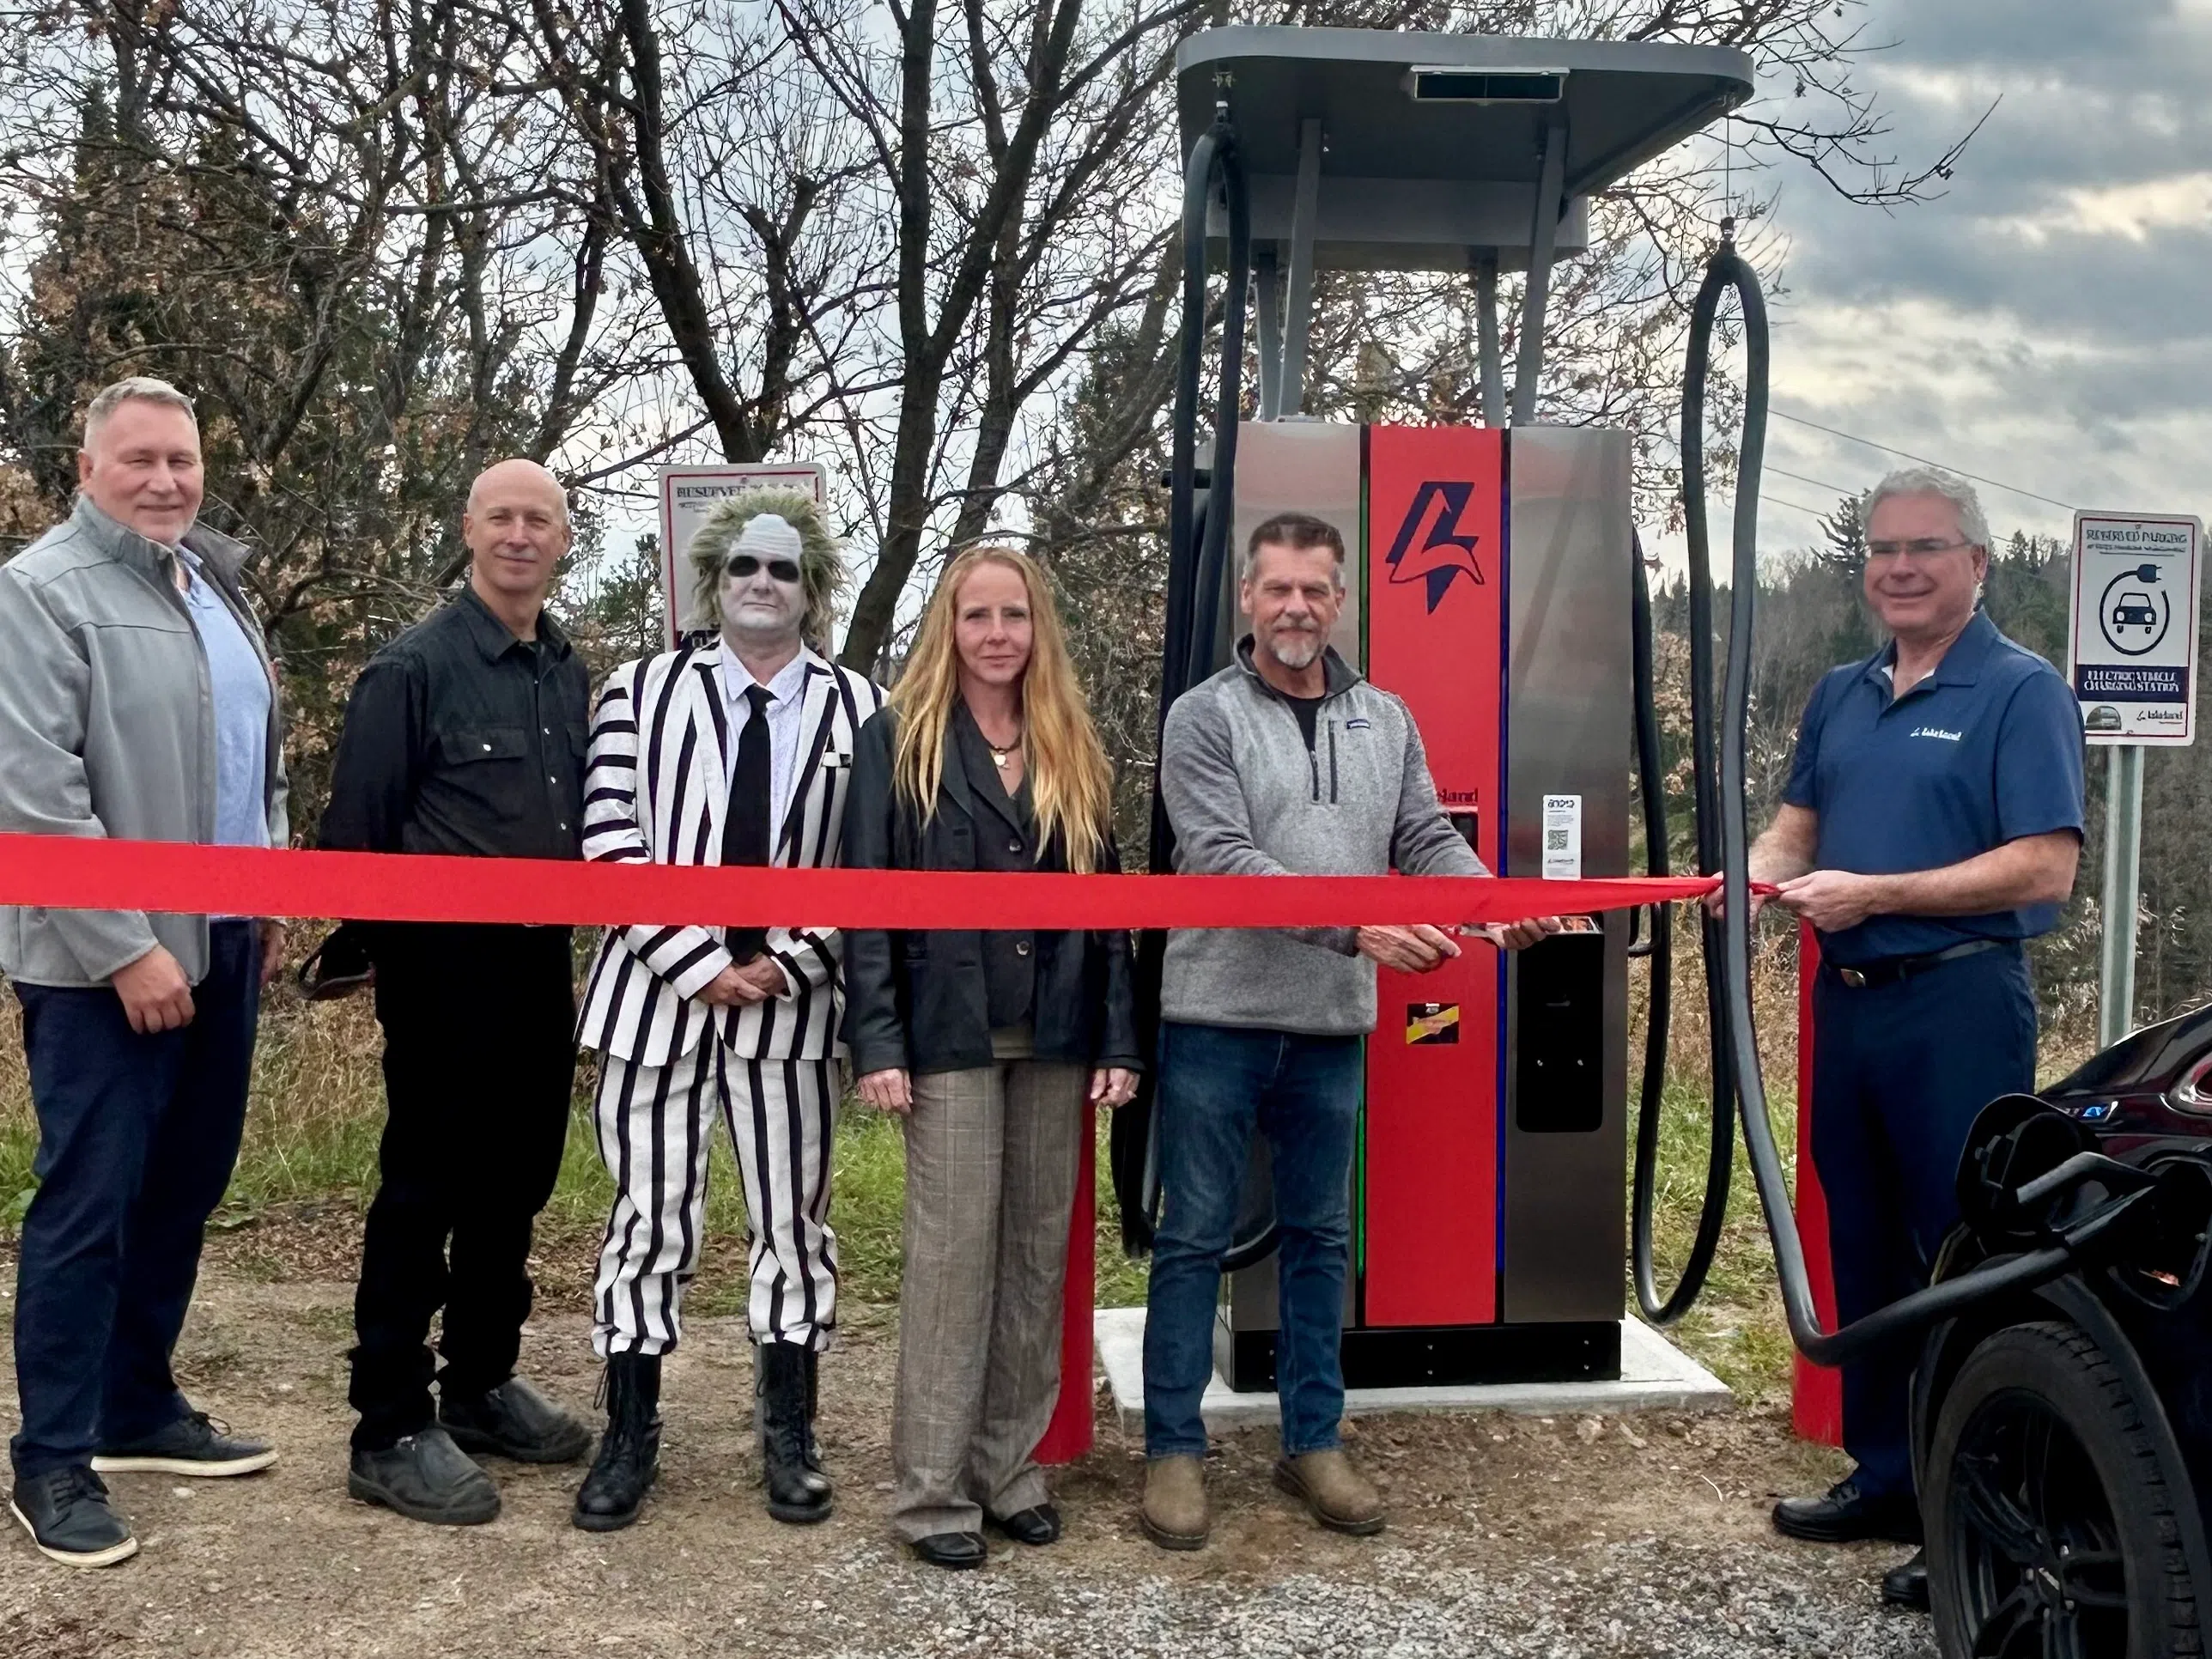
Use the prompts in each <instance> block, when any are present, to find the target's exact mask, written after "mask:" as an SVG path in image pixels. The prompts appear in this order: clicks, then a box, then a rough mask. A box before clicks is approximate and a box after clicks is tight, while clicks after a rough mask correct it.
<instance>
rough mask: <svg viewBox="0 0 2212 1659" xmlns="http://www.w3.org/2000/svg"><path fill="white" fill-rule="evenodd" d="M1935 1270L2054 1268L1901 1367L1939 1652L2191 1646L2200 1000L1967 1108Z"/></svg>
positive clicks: (2211, 1382)
mask: <svg viewBox="0 0 2212 1659" xmlns="http://www.w3.org/2000/svg"><path fill="white" fill-rule="evenodd" d="M1959 1182H1960V1205H1961V1210H1962V1213H1963V1214H1964V1215H1965V1217H1966V1220H1965V1222H1964V1223H1963V1224H1962V1225H1960V1228H1959V1229H1958V1230H1957V1231H1955V1232H1954V1234H1953V1235H1952V1237H1950V1238H1949V1239H1948V1241H1947V1242H1946V1243H1945V1246H1944V1249H1943V1251H1942V1255H1941V1256H1940V1258H1939V1260H1938V1261H1937V1263H1936V1273H1935V1278H1936V1281H1937V1282H1939V1283H1941V1282H1942V1281H1944V1280H1947V1279H1955V1278H1957V1277H1958V1276H1960V1274H1962V1273H1966V1272H1968V1271H1970V1270H1972V1269H1973V1268H1975V1267H1978V1266H1983V1265H1985V1264H1988V1263H1990V1262H1991V1261H1994V1260H1996V1259H1999V1258H2003V1257H2008V1256H2015V1257H2016V1256H2019V1255H2025V1254H2027V1253H2028V1252H2031V1251H2033V1250H2037V1249H2050V1248H2052V1247H2054V1246H2057V1247H2064V1248H2068V1249H2071V1250H2073V1251H2074V1252H2075V1255H2076V1256H2077V1260H2076V1262H2075V1266H2074V1267H2073V1269H2072V1271H2070V1272H2068V1273H2065V1274H2064V1275H2063V1276H2062V1277H2060V1278H2057V1279H2054V1280H2052V1281H2051V1282H2049V1283H2046V1284H2045V1285H2042V1286H2041V1287H2040V1288H2039V1289H2036V1290H2033V1291H2024V1292H2021V1293H2020V1294H2018V1295H2016V1296H2010V1297H2005V1298H2003V1299H2002V1300H1999V1301H1996V1302H1993V1303H1985V1304H1980V1305H1977V1306H1975V1307H1973V1308H1972V1309H1971V1310H1969V1311H1968V1312H1967V1313H1966V1314H1964V1315H1962V1316H1959V1317H1956V1318H1953V1319H1950V1320H1948V1321H1946V1322H1943V1323H1942V1324H1940V1325H1937V1326H1936V1327H1935V1328H1933V1329H1932V1330H1930V1331H1929V1333H1928V1334H1927V1336H1926V1339H1925V1343H1924V1346H1923V1349H1922V1352H1921V1360H1920V1364H1919V1367H1918V1370H1917V1376H1916V1378H1915V1383H1914V1399H1913V1424H1914V1455H1915V1459H1916V1462H1917V1473H1918V1476H1919V1485H1920V1492H1921V1513H1922V1518H1923V1523H1924V1526H1925V1528H1926V1534H1927V1546H1928V1567H1929V1593H1930V1597H1931V1600H1932V1602H1933V1606H1934V1612H1935V1616H1936V1631H1937V1635H1938V1638H1939V1640H1940V1642H1941V1644H1942V1651H1943V1652H1944V1653H1945V1654H1946V1655H1947V1656H1959V1659H1965V1656H1970V1655H1971V1656H1975V1659H2029V1656H2034V1659H2045V1656H2052V1655H2065V1656H2081V1659H2107V1656H2109V1659H2153V1656H2156V1659H2166V1656H2178V1655H2191V1656H2201V1655H2203V1653H2204V1652H2205V1650H2206V1641H2207V1634H2206V1631H2205V1629H2204V1627H2203V1624H2202V1623H2201V1622H2200V1621H2201V1620H2203V1618H2204V1617H2205V1616H2206V1615H2208V1614H2212V1555H2208V1553H2207V1548H2206V1527H2205V1520H2204V1516H2203V1510H2202V1505H2201V1503H2200V1500H2199V1497H2198V1494H2199V1493H2212V1297H2207V1296H2206V1295H2205V1294H2204V1284H2203V1281H2204V1278H2205V1267H2206V1256H2207V1237H2208V1232H2212V1009H2206V1010H2200V1011H2199V1012H2196V1013H2192V1014H2188V1015H2185V1016H2183V1017H2181V1018H2177V1019H2172V1020H2168V1021H2166V1023H2165V1024H2160V1025H2154V1026H2151V1027H2149V1028H2148V1029H2146V1030H2142V1031H2138V1032H2136V1034H2135V1035H2134V1036H2130V1037H2129V1038H2127V1039H2126V1040H2125V1041H2124V1042H2119V1043H2118V1044H2115V1045H2114V1046H2113V1047H2112V1048H2108V1049H2106V1050H2105V1051H2104V1052H2102V1053H2100V1054H2098V1055H2096V1056H2095V1057H2094V1058H2093V1059H2092V1060H2090V1061H2089V1062H2088V1063H2087V1064H2086V1065H2084V1066H2081V1068H2080V1069H2079V1070H2078V1071H2076V1072H2075V1073H2073V1074H2072V1075H2071V1076H2069V1077H2068V1078H2066V1079H2063V1080H2062V1081H2061V1082H2059V1083H2057V1084H2056V1085H2052V1086H2051V1088H2049V1089H2047V1090H2045V1091H2043V1093H2042V1094H2041V1095H2040V1096H2013V1097H2008V1098H2006V1099H2004V1100H2000V1101H1997V1102H1996V1103H1992V1104H1991V1105H1990V1107H1989V1108H1988V1109H1985V1110H1984V1113H1983V1114H1982V1116H1981V1119H1980V1120H1979V1121H1978V1123H1977V1125H1976V1127H1975V1131H1974V1133H1973V1135H1972V1139H1971V1141H1970V1143H1969V1146H1968V1148H1967V1152H1966V1158H1964V1160H1963V1161H1962V1163H1961V1165H1960V1174H1959Z"/></svg>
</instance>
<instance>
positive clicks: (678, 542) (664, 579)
mask: <svg viewBox="0 0 2212 1659" xmlns="http://www.w3.org/2000/svg"><path fill="white" fill-rule="evenodd" d="M751 489H796V490H803V491H805V492H806V493H807V494H809V495H812V496H813V497H814V504H815V505H816V506H817V507H820V506H822V505H823V502H824V501H826V500H827V499H828V493H829V476H828V474H826V473H825V472H824V471H823V470H822V468H821V467H819V466H817V465H815V464H814V463H812V462H811V461H802V462H797V463H790V464H784V465H776V464H773V463H769V462H729V463H725V464H722V465H715V466H664V467H662V468H661V469H660V477H659V494H660V598H661V604H662V613H661V614H662V615H663V616H665V617H666V618H667V619H668V620H667V629H668V646H669V649H671V651H672V650H674V649H675V648H676V647H678V646H679V645H685V644H692V643H696V642H698V641H702V640H704V639H705V638H706V637H707V635H708V631H709V630H708V628H707V623H706V619H705V618H704V617H701V616H700V615H699V614H698V611H697V607H696V605H694V603H693V600H692V592H693V588H694V583H693V581H692V578H691V561H690V556H689V555H690V548H691V537H692V535H693V533H694V532H696V531H697V529H698V528H699V526H701V525H702V524H703V523H705V522H706V519H707V515H708V513H712V512H713V511H714V509H715V508H716V507H720V505H721V504H722V503H723V502H724V501H726V500H727V499H728V498H729V497H731V496H732V495H744V493H745V492H746V491H747V490H751Z"/></svg>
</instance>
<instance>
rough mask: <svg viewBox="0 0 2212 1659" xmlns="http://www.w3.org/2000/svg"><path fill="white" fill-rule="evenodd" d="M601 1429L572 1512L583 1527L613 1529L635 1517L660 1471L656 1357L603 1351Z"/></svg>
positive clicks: (657, 1364) (658, 1379) (606, 1530)
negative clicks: (604, 1398) (603, 1417)
mask: <svg viewBox="0 0 2212 1659" xmlns="http://www.w3.org/2000/svg"><path fill="white" fill-rule="evenodd" d="M605 1381H606V1396H607V1431H606V1432H605V1434H603V1435H601V1436H600V1437H599V1455H598V1456H597V1457H595V1458H593V1459H592V1468H591V1473H590V1474H586V1476H585V1477H584V1484H583V1485H582V1486H580V1487H579V1488H577V1491H576V1512H575V1514H574V1516H573V1517H572V1518H573V1519H574V1521H575V1523H576V1524H577V1525H578V1526H580V1527H581V1528H583V1529H584V1530H585V1531H586V1532H617V1531H619V1530H620V1529H621V1528H624V1527H627V1526H628V1525H629V1523H630V1522H633V1521H635V1520H636V1519H637V1512H638V1510H639V1509H641V1507H642V1506H643V1505H644V1503H645V1492H646V1488H647V1487H648V1486H651V1485H652V1484H653V1480H654V1477H656V1476H657V1475H659V1473H660V1356H659V1354H657V1353H617V1354H610V1355H608V1356H607V1370H606V1379H605Z"/></svg>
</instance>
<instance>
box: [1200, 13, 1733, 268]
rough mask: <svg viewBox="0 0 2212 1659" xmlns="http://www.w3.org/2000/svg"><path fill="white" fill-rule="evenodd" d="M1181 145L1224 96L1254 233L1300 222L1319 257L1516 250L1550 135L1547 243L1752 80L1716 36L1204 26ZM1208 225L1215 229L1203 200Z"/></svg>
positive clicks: (1526, 243) (1507, 256)
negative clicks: (1553, 169) (1626, 37)
mask: <svg viewBox="0 0 2212 1659" xmlns="http://www.w3.org/2000/svg"><path fill="white" fill-rule="evenodd" d="M1752 85H1753V80H1752V66H1751V60H1750V59H1749V58H1747V57H1746V56H1745V55H1744V54H1743V53H1742V52H1736V51H1734V50H1731V49H1729V48H1728V47H1723V46H1674V45H1668V44H1651V43H1638V42H1620V41H1600V40H1525V39H1520V38H1513V37H1505V36H1498V35H1460V34H1415V33H1394V32H1386V31H1380V30H1371V29H1341V28H1299V27H1290V26H1264V27H1234V28H1218V29H1208V30H1206V31H1205V32H1203V33H1199V34H1194V35H1193V36H1192V37H1191V38H1190V39H1188V40H1186V41H1184V42H1183V43H1182V46H1181V48H1180V49H1179V50H1178V51H1177V52H1176V109H1177V113H1178V117H1179V119H1180V121H1181V125H1182V142H1183V149H1184V150H1185V152H1186V153H1188V150H1189V149H1190V147H1191V145H1192V143H1194V142H1195V140H1196V139H1197V137H1198V136H1199V135H1200V133H1202V132H1204V131H1206V129H1207V127H1209V126H1210V125H1212V122H1213V119H1214V113H1215V110H1216V108H1217V106H1219V105H1222V104H1226V105H1227V106H1228V108H1229V112H1230V114H1231V118H1233V120H1234V121H1235V124H1236V128H1237V144H1238V148H1239V150H1240V152H1241V154H1242V155H1243V161H1244V167H1245V170H1246V173H1247V175H1248V177H1249V180H1250V189H1251V202H1252V234H1253V240H1255V243H1258V242H1262V241H1267V240H1281V241H1285V242H1288V241H1290V240H1292V239H1293V236H1294V235H1295V234H1297V228H1300V227H1297V219H1298V209H1299V206H1300V201H1301V193H1302V191H1303V192H1304V197H1305V199H1306V201H1307V203H1308V204H1309V205H1310V213H1311V216H1312V227H1313V228H1312V247H1313V259H1314V263H1315V264H1316V266H1318V267H1319V268H1321V269H1322V270H1461V271H1464V270H1468V268H1469V264H1470V260H1471V258H1473V257H1474V256H1475V255H1476V254H1477V253H1478V252H1480V251H1485V250H1486V251H1489V252H1492V253H1494V254H1495V255H1496V257H1497V258H1498V262H1499V265H1500V268H1501V269H1504V270H1526V269H1527V268H1528V258H1529V249H1530V240H1531V235H1530V228H1531V226H1532V224H1533V223H1534V218H1535V206H1536V198H1537V195H1538V191H1539V187H1540V185H1541V181H1542V179H1543V177H1544V170H1545V163H1546V154H1547V140H1548V138H1549V137H1550V135H1552V134H1553V133H1554V132H1555V131H1556V132H1557V133H1558V134H1559V137H1560V139H1561V140H1562V147H1561V151H1560V154H1559V157H1558V160H1557V163H1556V165H1557V166H1558V168H1559V171H1558V174H1557V177H1558V180H1559V185H1558V188H1559V193H1560V196H1561V197H1563V198H1564V204H1565V205H1564V207H1563V209H1562V211H1561V213H1560V216H1559V226H1558V237H1557V246H1556V250H1555V251H1556V252H1559V253H1578V252H1583V251H1585V250H1586V248H1587V247H1588V245H1589V218H1588V212H1587V207H1586V200H1587V198H1588V197H1589V196H1590V195H1591V194H1592V193H1593V192H1595V191H1600V190H1602V189H1604V188H1605V187H1606V186H1607V185H1610V184H1612V183H1613V182H1614V181H1615V180H1616V179H1620V178H1621V177H1622V176H1623V175H1625V174H1626V173H1630V172H1632V170H1634V169H1635V168H1636V167H1639V166H1641V165H1642V164H1643V163H1644V162H1645V161H1650V159H1651V158H1652V157H1654V156H1656V155H1660V154H1662V153H1663V152H1664V151H1666V150H1668V149H1672V148H1673V147H1674V145H1676V144H1679V143H1681V142H1682V141H1683V140H1684V139H1685V138H1687V137H1689V136H1690V135H1691V134H1692V133H1694V132H1696V131H1698V130H1699V128H1701V127H1704V126H1705V125H1708V124H1709V123H1711V121H1713V120H1714V119H1715V118H1717V117H1718V116H1721V115H1723V114H1725V113H1726V112H1728V111H1729V110H1731V109H1734V108H1735V106H1737V105H1739V104H1741V103H1742V102H1743V101H1744V100H1746V99H1747V98H1748V97H1750V96H1751V93H1752ZM1209 231H1210V233H1211V235H1212V237H1214V238H1219V237H1221V236H1223V235H1225V223H1224V222H1223V221H1222V218H1221V216H1220V213H1219V210H1218V207H1217V210H1216V212H1215V216H1214V219H1213V222H1212V223H1211V224H1210V225H1209Z"/></svg>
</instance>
